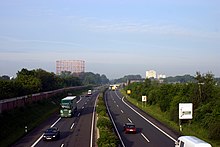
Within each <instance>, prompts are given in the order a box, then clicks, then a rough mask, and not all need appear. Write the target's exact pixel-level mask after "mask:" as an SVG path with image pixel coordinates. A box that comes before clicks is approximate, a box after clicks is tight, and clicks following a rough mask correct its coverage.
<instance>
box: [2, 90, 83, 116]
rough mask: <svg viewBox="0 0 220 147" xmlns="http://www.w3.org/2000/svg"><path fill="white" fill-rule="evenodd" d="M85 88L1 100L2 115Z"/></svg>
mask: <svg viewBox="0 0 220 147" xmlns="http://www.w3.org/2000/svg"><path fill="white" fill-rule="evenodd" d="M85 87H86V86H75V87H67V88H62V89H57V90H52V91H47V92H41V93H36V94H31V95H26V96H21V97H15V98H10V99H5V100H0V113H2V112H5V111H8V110H11V109H14V108H18V107H22V106H24V105H25V104H30V103H32V102H36V101H39V100H42V99H46V98H49V97H51V96H53V95H55V94H57V93H61V92H63V91H65V90H77V89H82V88H85Z"/></svg>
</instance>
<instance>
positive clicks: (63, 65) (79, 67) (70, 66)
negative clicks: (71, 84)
mask: <svg viewBox="0 0 220 147" xmlns="http://www.w3.org/2000/svg"><path fill="white" fill-rule="evenodd" d="M65 71H68V72H71V73H76V74H78V73H82V72H85V61H83V60H59V61H56V74H57V75H60V74H61V73H62V72H65Z"/></svg>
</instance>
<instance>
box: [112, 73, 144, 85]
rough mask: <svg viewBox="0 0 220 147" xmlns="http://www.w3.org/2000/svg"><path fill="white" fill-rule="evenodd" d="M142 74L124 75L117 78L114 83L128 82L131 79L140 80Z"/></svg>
mask: <svg viewBox="0 0 220 147" xmlns="http://www.w3.org/2000/svg"><path fill="white" fill-rule="evenodd" d="M140 79H142V78H141V75H127V76H124V77H123V78H120V79H116V80H114V81H113V83H127V82H128V81H129V80H140Z"/></svg>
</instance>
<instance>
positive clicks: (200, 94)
mask: <svg viewBox="0 0 220 147" xmlns="http://www.w3.org/2000/svg"><path fill="white" fill-rule="evenodd" d="M204 84H205V83H198V85H199V98H200V100H201V98H202V90H201V85H204Z"/></svg>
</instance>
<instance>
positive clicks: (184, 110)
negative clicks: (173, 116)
mask: <svg viewBox="0 0 220 147" xmlns="http://www.w3.org/2000/svg"><path fill="white" fill-rule="evenodd" d="M192 114H193V104H192V103H179V119H192V118H193V115H192Z"/></svg>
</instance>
